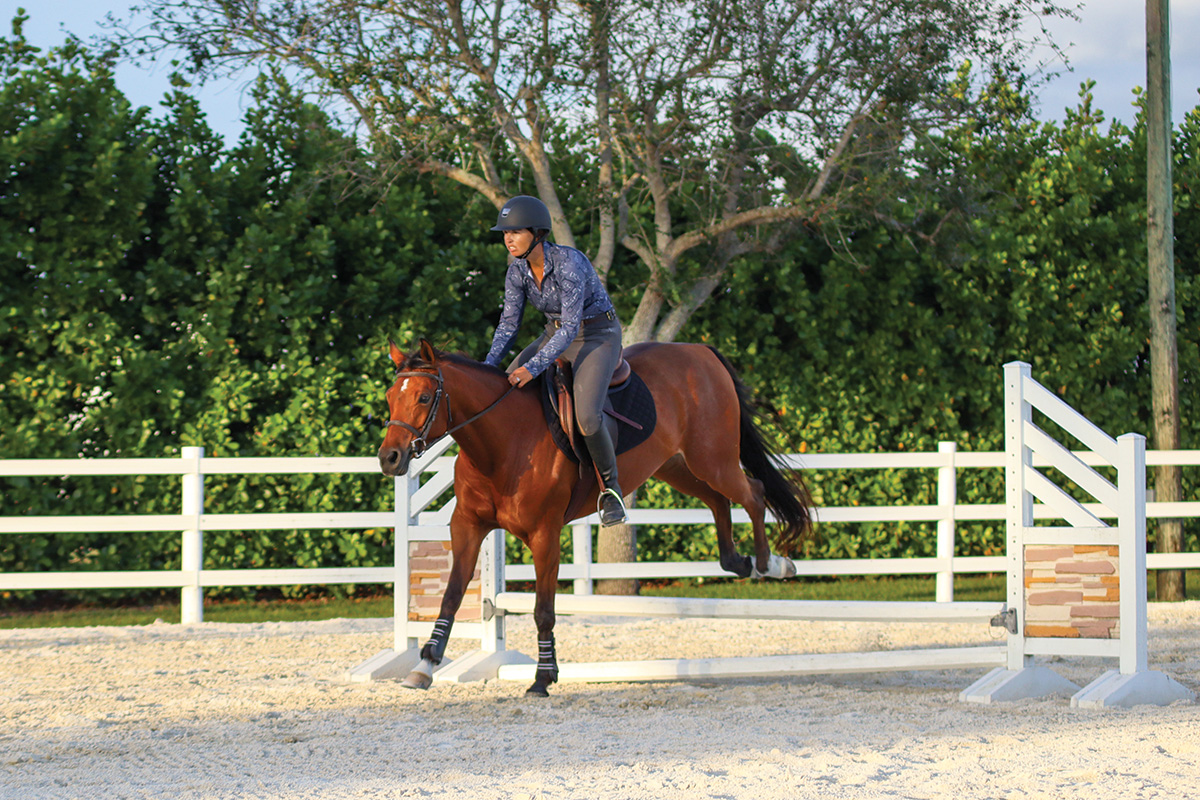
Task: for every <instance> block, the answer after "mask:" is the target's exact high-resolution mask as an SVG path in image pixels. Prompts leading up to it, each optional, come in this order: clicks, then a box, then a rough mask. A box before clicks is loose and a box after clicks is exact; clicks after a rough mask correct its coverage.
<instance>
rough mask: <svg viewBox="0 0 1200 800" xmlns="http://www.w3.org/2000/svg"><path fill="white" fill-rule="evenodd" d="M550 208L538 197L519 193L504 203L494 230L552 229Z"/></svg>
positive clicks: (535, 231)
mask: <svg viewBox="0 0 1200 800" xmlns="http://www.w3.org/2000/svg"><path fill="white" fill-rule="evenodd" d="M550 227H551V226H550V209H548V208H546V204H545V203H543V202H542V201H541V200H538V199H537V198H536V197H530V196H529V195H527V194H519V195H517V196H516V197H514V198H512V199H511V200H509V201H508V202H507V203H505V204H504V208H502V209H500V216H499V217H497V218H496V226H495V227H494V228H492V230H494V231H520V230H524V229H526V228H531V229H532V230H533V232H534V233H538V232H541V231H549V230H550Z"/></svg>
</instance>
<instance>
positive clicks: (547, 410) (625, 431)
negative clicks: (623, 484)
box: [538, 372, 658, 464]
mask: <svg viewBox="0 0 1200 800" xmlns="http://www.w3.org/2000/svg"><path fill="white" fill-rule="evenodd" d="M538 377H541V376H538ZM538 395H539V396H541V398H542V415H543V416H544V417H545V418H546V424H547V425H549V426H550V436H551V438H553V439H554V444H555V445H557V446H558V449H559V450H561V451H563V452H564V453H566V454H567V457H568V458H570V459H571V461H573V462H574V463H576V464H578V463H579V456H577V455H576V454H575V452H574V450H573V449H572V448H571V442H570V441H569V440H568V439H567V434H566V433H565V432H564V431H563V429H562V425H560V424H559V422H558V412H557V411H556V410H555V408H554V405H553V404H552V403H551V401H550V393H549V392H548V391H545V390H544V389H543V390H542V391H539V392H538ZM604 410H605V412H606V413H607V412H608V411H610V410H611V411H615V412H616V413H617V414H620V415H621V416H622V417H626V418H627V419H631V420H633V421H634V422H636V423H637V424H638V425H641V426H642V429H641V430H638V429H637V428H634V427H632V426H630V425H626V424H625V423H624V422H623V421H621V419H620V418H615V419H616V420H617V436H616V440H615V441H614V442H613V446H614V447H615V448H616V452H617V455H621V453H624V452H625V451H627V450H632V449H633V448H635V447H637V446H638V445H639V444H641V443H642V442H644V441H646V440H647V439H649V438H650V436H651V434H653V433H654V426H655V425H656V424H657V422H658V412H657V411H656V410H655V407H654V396H653V395H651V394H650V389H649V388H647V386H646V383H645V382H644V381H643V380H642V379H641V378H640V377H639V376H638V374H637V373H636V372H634V373H631V374H630V376H629V379H628V380H627V381H625V382H624V383H622V384H620V385H618V386H614V387H612V388H611V389H609V390H608V402H607V403H605V405H604Z"/></svg>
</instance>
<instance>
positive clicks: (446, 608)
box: [395, 510, 491, 689]
mask: <svg viewBox="0 0 1200 800" xmlns="http://www.w3.org/2000/svg"><path fill="white" fill-rule="evenodd" d="M490 530H491V527H490V526H488V525H484V524H482V523H479V522H472V521H469V520H466V519H462V518H460V517H459V515H458V512H457V510H456V511H455V513H454V515H453V516H451V518H450V551H451V553H452V555H453V563H452V564H451V565H450V580H449V581H447V582H446V591H445V593H443V594H442V606H441V609H440V610H439V611H438V619H437V622H435V623H434V625H433V635H431V636H430V637H429V641H428V642H426V643H425V646H424V647H422V648H421V661H420V662H419V663H418V664H417V666H415V667H413V670H412V672H410V673H408V677H407V678H405V679H404V680H403V681H402V682H401V684H400V685H401V686H404V687H406V688H408V689H428V688H429V687H430V685H432V684H433V670H434V667H436V666H437V665H438V664H441V663H442V656H443V655H444V654H445V652H446V643H447V642H448V641H449V640H450V629H451V628H452V627H453V626H454V615H455V614H457V613H458V608H459V606H461V605H462V600H463V594H464V593H465V592H466V590H467V584H468V583H470V582H471V576H472V575H474V574H475V562H476V561H477V560H478V559H479V548H480V546H481V545H482V543H483V538H484V537H485V536H487V534H488V532H489V531H490ZM395 590H396V591H398V592H399V591H404V587H402V586H397V587H396V589H395Z"/></svg>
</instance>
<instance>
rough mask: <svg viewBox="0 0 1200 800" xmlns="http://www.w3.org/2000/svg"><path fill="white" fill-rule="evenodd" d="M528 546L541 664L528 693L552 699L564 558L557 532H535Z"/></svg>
mask: <svg viewBox="0 0 1200 800" xmlns="http://www.w3.org/2000/svg"><path fill="white" fill-rule="evenodd" d="M529 546H530V549H531V550H532V551H533V566H534V574H535V575H536V578H537V580H536V596H535V599H534V604H533V621H534V624H535V625H537V633H538V665H537V672H536V673H535V674H534V681H533V685H532V686H530V687H529V688H528V689H527V690H526V691H525V694H526V695H531V696H534V697H549V696H550V692H549V686H550V684H552V683H556V682H557V681H558V657H557V655H556V653H555V652H554V594H555V592H556V591H557V590H558V564H559V559H560V557H561V555H562V554H561V550H560V545H559V540H558V530H557V529H555V530H552V531H545V530H543V531H539V532H537V533H535V534H534V535H533V536H532V537H531V539H530V542H529Z"/></svg>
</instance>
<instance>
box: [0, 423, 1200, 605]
mask: <svg viewBox="0 0 1200 800" xmlns="http://www.w3.org/2000/svg"><path fill="white" fill-rule="evenodd" d="M449 445H450V441H449V440H447V441H446V443H445V446H444V447H440V448H438V449H435V450H432V451H430V452H428V453H426V454H425V455H424V456H423V457H422V458H421V459H418V460H417V461H415V462H414V464H413V465H412V468H411V469H412V471H413V473H412V474H419V473H420V472H425V471H428V472H433V473H434V475H435V477H434V478H433V479H431V480H429V481H427V482H426V483H425V484H424V485H422V486H420V488H419V489H417V490H416V491H415V492H414V496H413V506H414V507H424V506H426V505H428V503H429V501H431V500H433V499H436V498H437V497H438V496H440V495H441V494H443V493H444V492H445V491H447V490H448V488H449V487H450V486H451V485H452V482H453V462H454V459H453V457H450V456H446V455H444V452H445V450H446V448H447V447H448V446H449ZM1076 455H1077V456H1078V457H1079V458H1080V459H1081V460H1082V461H1083V462H1084V463H1088V464H1092V465H1096V464H1100V463H1103V462H1101V461H1099V460H1098V459H1097V457H1096V456H1095V454H1094V453H1090V452H1082V453H1077V454H1076ZM780 461H781V465H782V466H784V467H789V468H798V469H804V470H835V469H836V470H881V469H905V470H910V469H911V470H932V471H934V475H933V478H934V480H936V490H937V493H936V498H937V503H935V504H932V505H929V504H924V505H892V506H829V507H818V508H817V509H815V515H816V517H817V519H818V520H819V521H820V522H823V523H870V522H936V523H937V534H936V536H937V546H936V553H937V555H936V556H935V557H928V558H886V559H817V560H810V561H803V562H798V563H797V564H796V567H797V571H798V574H800V575H808V576H815V575H823V576H841V575H882V574H889V575H902V574H903V575H922V574H924V575H929V574H932V575H936V576H937V579H936V580H937V584H936V585H937V599H938V600H940V601H949V600H952V599H953V579H954V576H955V575H956V574H968V573H980V572H1003V571H1004V570H1005V559H1004V556H959V555H956V554H955V528H956V523H958V522H968V521H971V522H974V521H985V520H995V521H998V522H1002V521H1003V520H1004V518H1005V506H1004V504H1003V503H976V504H964V503H959V502H958V495H957V482H958V477H959V475H960V474H961V472H962V470H966V469H997V470H999V469H1003V468H1004V453H1003V452H959V451H958V450H957V447H956V445H955V444H954V443H951V442H947V443H942V444H941V445H939V448H938V451H937V452H932V453H848V454H832V453H813V454H804V455H799V454H793V455H787V456H783V457H782V458H781V459H780ZM1146 463H1147V465H1148V466H1155V465H1159V464H1178V465H1183V466H1200V450H1176V451H1147V453H1146ZM1034 466H1045V465H1044V464H1039V462H1038V461H1036V460H1035V462H1034ZM378 469H379V466H378V461H377V460H376V459H374V458H360V457H347V458H326V457H299V458H295V457H289V458H258V457H254V458H224V457H222V458H214V457H207V456H205V455H204V452H203V448H198V447H186V448H183V452H182V455H181V457H180V458H114V459H90V460H85V459H7V460H4V459H0V477H39V476H41V477H45V476H53V477H77V476H100V477H104V476H123V475H176V476H179V478H180V481H181V484H182V486H181V488H182V500H181V504H180V513H179V514H143V515H78V516H36V517H34V516H11V515H6V516H0V535H4V534H30V533H42V534H45V533H59V532H105V533H110V532H111V533H137V532H142V531H164V530H179V531H181V537H182V555H183V558H182V561H183V565H182V568H181V569H178V570H161V571H134V572H130V571H124V572H118V571H106V572H98V571H55V572H27V573H0V590H31V589H101V588H104V589H123V588H179V589H180V590H181V598H182V603H183V609H182V613H181V617H182V620H183V621H184V622H196V621H199V620H200V619H202V616H203V611H202V602H201V601H202V593H203V590H204V589H205V588H208V587H217V586H287V585H317V584H339V583H390V582H392V581H393V580H394V578H395V567H396V566H397V565H395V564H392V565H386V566H375V567H334V568H302V569H297V568H292V569H242V570H228V569H220V570H216V569H213V570H210V569H203V568H202V565H203V563H204V558H203V539H204V537H203V534H204V532H205V531H232V530H297V529H345V528H350V529H355V528H363V529H365V528H382V527H386V528H396V527H401V526H403V527H405V528H406V529H407V531H408V537H409V539H410V540H413V541H418V540H427V541H437V540H447V539H448V538H449V527H448V526H449V515H450V513H451V511H452V509H453V504H454V501H453V500H451V501H450V502H449V503H447V504H446V505H445V506H444V507H443V508H441V509H439V510H437V511H424V512H422V513H420V514H418V515H417V517H415V518H412V519H406V518H403V515H404V514H405V513H406V511H405V508H406V507H407V506H401V505H400V504H398V503H397V504H395V505H394V506H393V508H391V509H384V510H375V511H345V512H322V513H307V512H305V513H286V512H284V513H242V514H210V513H205V511H204V478H205V476H209V475H251V474H277V475H287V474H291V475H296V474H343V475H344V474H375V473H377V471H378ZM396 480H397V482H399V481H401V480H407V478H398V479H396ZM399 495H400V492H399V488H397V492H396V497H397V498H398V497H399ZM1084 508H1085V509H1086V510H1087V511H1088V512H1089V513H1090V514H1092V515H1094V516H1096V517H1099V518H1106V517H1108V518H1111V517H1113V516H1114V514H1113V512H1112V510H1111V509H1109V508H1108V507H1107V506H1105V505H1102V504H1099V503H1088V504H1084ZM1146 510H1147V516H1148V517H1150V518H1163V517H1170V518H1195V517H1200V502H1198V501H1186V502H1173V503H1158V502H1148V503H1147V504H1146ZM1053 516H1054V513H1053V512H1052V511H1050V510H1048V509H1045V508H1044V507H1038V509H1036V510H1035V517H1039V518H1051V517H1053ZM629 520H630V522H631V523H632V524H635V525H660V524H685V525H709V524H711V522H712V517H711V514H710V512H709V511H708V510H707V509H703V508H700V509H695V508H692V509H688V508H684V509H632V510H631V511H630V513H629ZM733 521H734V522H735V523H746V522H748V521H749V519H748V517H747V516H746V514H745V512H744V511H742V510H741V509H736V510H735V511H734V513H733ZM595 524H596V519H595V516H594V515H593V516H589V517H586V518H584V519H582V520H579V521H576V522H575V523H572V528H573V532H574V543H575V547H574V560H573V561H571V562H564V563H563V565H562V567H561V569H560V577H561V578H562V579H563V580H571V581H574V582H575V592H576V593H577V594H590V592H591V588H592V582H593V581H595V580H603V579H610V578H638V579H647V578H685V577H719V576H727V573H726V572H725V571H724V570H722V569H721V568H720V566H719V565H717V564H716V563H713V562H638V563H634V564H597V563H593V562H592V557H591V555H592V554H591V549H592V548H591V537H592V528H593V526H594V525H595ZM396 557H397V560H400V559H404V558H406V555H405V554H401V553H399V552H398V553H397V556H396ZM1147 568H1148V569H1194V568H1200V553H1179V554H1170V555H1164V554H1157V553H1151V554H1148V556H1147ZM506 575H507V577H508V579H510V580H532V579H533V567H532V566H526V565H513V566H509V567H507V568H506Z"/></svg>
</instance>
